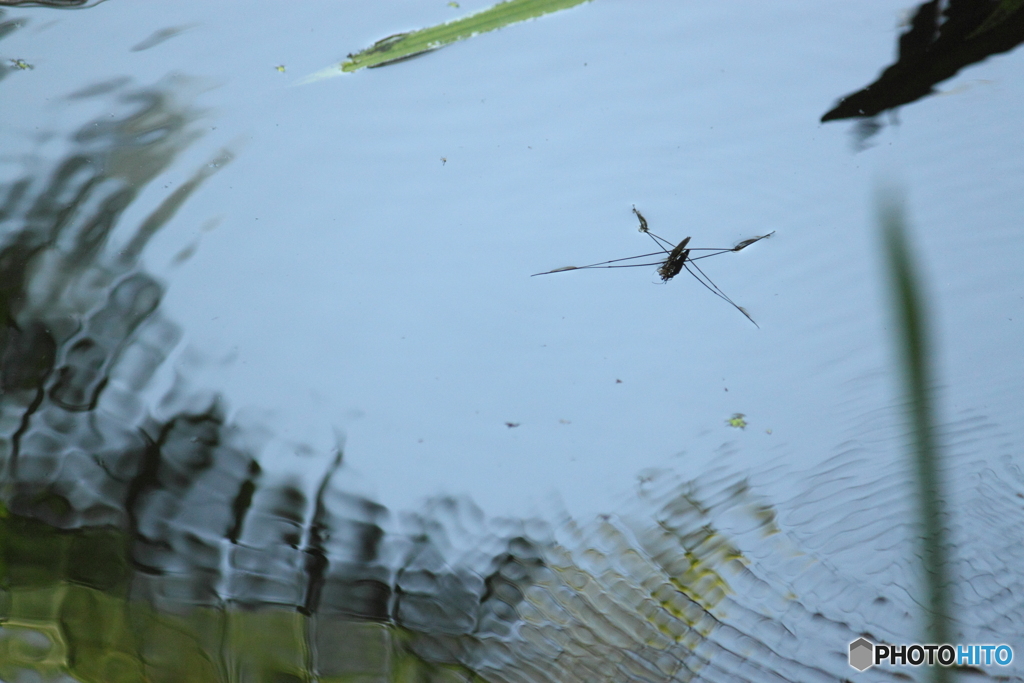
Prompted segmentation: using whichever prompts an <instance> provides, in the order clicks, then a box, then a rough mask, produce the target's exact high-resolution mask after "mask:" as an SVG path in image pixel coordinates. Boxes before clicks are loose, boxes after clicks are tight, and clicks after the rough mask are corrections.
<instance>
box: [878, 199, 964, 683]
mask: <svg viewBox="0 0 1024 683" xmlns="http://www.w3.org/2000/svg"><path fill="white" fill-rule="evenodd" d="M879 219H880V223H881V227H882V237H883V240H884V246H885V255H886V261H887V266H888V271H889V288H890V296H891V298H892V307H893V321H894V323H895V328H896V330H897V335H898V338H897V340H896V341H897V345H898V349H899V358H900V366H901V373H902V375H903V391H904V394H905V399H906V403H907V414H908V415H907V416H908V418H909V422H910V428H911V434H912V437H913V456H914V462H913V464H914V477H915V479H916V483H917V508H918V517H919V522H918V529H919V530H920V533H921V559H922V564H923V567H922V570H923V572H922V573H923V574H924V576H923V578H924V581H925V591H926V595H925V600H924V606H925V609H926V610H927V614H926V615H925V623H926V634H925V638H926V640H924V641H923V642H926V643H936V644H943V643H949V642H950V641H949V635H950V633H949V601H948V593H947V590H948V587H949V582H948V577H947V573H946V572H947V562H946V547H947V546H946V524H945V523H946V516H945V512H944V510H943V500H944V498H943V491H942V481H941V476H942V468H941V462H940V456H939V452H938V448H937V446H936V443H935V420H934V415H933V412H932V403H931V388H932V386H933V384H932V379H931V365H930V349H929V340H928V321H927V311H926V310H925V305H924V302H923V300H922V296H921V287H920V281H919V279H918V276H917V273H916V272H915V269H914V264H913V263H912V262H911V258H910V248H909V246H908V243H907V235H906V228H905V224H904V218H903V207H902V205H901V204H900V202H899V201H898V200H896V199H895V198H894V197H892V196H889V197H885V198H883V199H882V200H881V201H880V202H879ZM930 674H931V676H930V678H931V680H932V681H936V682H937V683H938V682H945V681H948V680H950V670H949V669H947V668H946V667H943V666H934V667H932V670H931V672H930Z"/></svg>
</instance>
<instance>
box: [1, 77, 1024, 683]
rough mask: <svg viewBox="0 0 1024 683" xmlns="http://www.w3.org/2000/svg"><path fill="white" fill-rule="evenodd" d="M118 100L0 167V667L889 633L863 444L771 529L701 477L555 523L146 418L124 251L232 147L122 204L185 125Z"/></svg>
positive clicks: (504, 663) (795, 642)
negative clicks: (132, 216) (273, 469)
mask: <svg viewBox="0 0 1024 683" xmlns="http://www.w3.org/2000/svg"><path fill="white" fill-rule="evenodd" d="M111 87H116V86H111ZM107 90H109V88H98V89H96V90H94V95H96V94H99V95H101V96H102V93H104V92H106V91H107ZM123 101H124V103H126V104H127V105H128V106H129V107H130V108H131V111H130V112H129V113H128V114H127V115H125V116H123V117H122V118H120V119H114V120H111V119H104V120H101V121H97V122H94V123H90V124H89V125H87V126H84V127H83V128H82V129H81V130H80V131H79V132H78V133H77V134H76V135H75V137H74V139H75V144H76V149H75V151H74V153H73V154H71V155H70V156H68V157H67V158H66V159H64V160H62V161H61V162H60V163H58V164H57V167H56V170H55V171H54V172H53V173H52V174H51V175H50V176H49V177H46V178H42V177H36V176H32V175H27V176H26V177H24V178H21V179H19V180H17V181H15V182H13V183H10V184H9V185H7V186H5V187H0V679H2V680H34V679H35V678H34V677H33V676H30V675H27V674H26V672H32V673H33V674H37V675H38V676H39V677H42V678H43V679H45V680H67V677H68V676H73V677H74V678H75V679H76V680H80V681H89V682H92V681H96V682H100V681H102V682H103V683H110V682H120V681H131V682H133V683H134V682H135V681H196V682H199V683H207V682H211V683H212V682H214V681H228V680H231V681H235V680H267V681H269V680H275V681H284V680H289V681H292V680H295V681H299V680H301V681H311V680H320V681H337V682H341V681H353V682H354V681H359V682H360V683H362V682H364V681H370V680H373V681H411V680H416V681H445V682H447V681H452V682H454V681H491V682H495V683H498V682H501V683H520V682H522V683H547V682H551V683H572V682H575V681H580V682H587V683H591V682H608V683H612V682H614V683H619V682H620V681H621V682H630V681H651V682H655V683H657V682H660V681H698V680H714V681H758V682H760V681H773V680H816V681H831V680H842V679H844V678H845V677H846V676H847V674H848V672H849V669H848V667H847V665H846V663H845V659H844V657H845V654H844V653H845V648H846V646H847V644H848V643H849V642H850V641H852V640H854V639H855V638H856V637H858V636H860V635H862V634H866V635H868V636H870V637H874V638H875V639H876V640H884V639H889V640H895V639H896V638H900V637H904V636H905V635H906V634H907V633H909V632H910V626H911V625H912V617H911V616H910V615H911V614H912V612H913V609H914V608H913V601H912V599H911V598H910V597H908V595H907V589H906V587H907V586H908V585H912V584H913V580H912V578H908V577H912V572H911V571H910V570H908V567H912V566H914V563H913V562H905V561H904V560H905V558H904V557H903V556H902V555H901V554H900V553H899V552H898V551H893V550H892V549H893V548H897V549H898V548H900V547H901V545H900V544H901V543H903V542H904V541H905V539H906V538H907V536H908V531H907V529H906V528H904V526H903V525H902V524H901V523H899V522H898V520H899V519H902V518H903V517H904V515H903V514H902V511H903V507H901V506H902V505H903V502H902V501H903V499H904V497H905V496H904V494H905V492H904V491H903V490H902V488H900V487H899V486H898V485H895V484H893V482H894V481H897V480H898V476H896V475H894V474H893V473H892V472H881V473H879V477H878V483H877V484H876V485H874V486H871V487H868V488H866V489H857V488H851V487H850V486H849V485H848V482H849V481H851V480H855V479H858V477H859V476H860V475H858V473H857V469H858V467H860V466H862V465H863V458H860V456H858V454H857V452H856V450H851V452H849V453H844V454H843V457H842V458H841V459H839V460H840V462H839V463H838V464H836V463H833V465H834V468H833V469H832V470H829V471H827V472H826V473H824V474H823V475H821V476H819V477H817V478H816V479H814V480H813V481H811V482H810V483H809V484H808V485H807V487H806V491H805V493H804V494H803V496H804V499H803V500H799V501H797V503H796V504H794V506H793V509H794V510H795V516H796V517H797V518H798V520H797V523H794V524H790V526H789V527H785V526H784V525H783V524H782V523H780V521H779V519H778V518H779V513H778V511H777V510H776V509H775V508H774V507H772V506H771V505H770V504H769V503H768V502H767V501H765V500H763V499H762V498H761V497H760V496H759V495H758V494H756V492H755V491H754V490H753V488H752V487H751V486H750V485H749V484H748V482H747V481H746V480H745V479H744V478H742V477H736V476H725V475H720V473H716V472H714V471H712V472H710V473H708V474H707V475H705V476H703V477H702V478H700V479H699V480H697V481H674V480H672V479H671V477H668V476H651V477H644V479H643V483H642V486H641V490H640V492H639V496H638V498H639V501H638V502H637V504H636V505H635V506H634V508H633V509H632V510H631V511H630V510H626V511H623V512H622V514H621V515H619V516H614V517H612V516H608V517H601V518H598V519H597V520H594V521H593V522H592V523H588V524H579V523H577V522H576V521H575V520H572V519H564V520H562V521H561V522H559V523H558V524H553V523H547V522H544V521H542V520H530V519H527V520H521V519H498V520H495V519H486V518H485V517H484V514H483V513H482V511H480V510H479V509H478V508H477V507H475V506H474V505H473V504H472V503H471V502H469V501H468V500H464V499H454V498H440V499H435V500H432V501H430V502H428V503H427V504H425V505H424V506H423V507H422V508H421V509H420V510H419V511H417V512H411V513H404V514H399V515H392V514H391V513H390V512H389V511H388V510H387V509H385V508H384V507H382V506H381V505H380V504H378V503H377V502H375V501H373V500H371V499H369V498H367V497H365V496H361V495H358V494H356V493H353V492H351V491H350V490H349V488H348V487H347V486H346V483H345V478H346V476H347V470H346V468H345V467H344V466H343V461H342V455H341V453H340V451H339V452H337V453H334V454H332V456H331V457H330V458H328V459H327V460H325V461H324V462H323V463H322V465H321V471H320V472H319V473H315V474H314V475H313V477H312V479H313V482H314V483H313V484H312V485H306V484H302V483H300V482H299V481H298V479H291V478H288V477H283V476H282V477H277V478H274V477H271V476H270V475H269V474H268V473H266V472H264V471H263V470H262V469H261V467H260V465H259V463H258V459H257V455H258V452H259V450H260V441H259V439H258V438H256V437H255V436H254V435H253V434H251V433H247V431H246V430H245V429H242V428H241V427H239V426H238V425H235V424H232V423H231V422H230V421H229V420H228V419H227V417H226V410H225V408H224V406H223V402H222V401H220V400H218V399H216V398H209V397H205V398H204V397H203V396H197V395H193V394H192V393H190V392H189V391H186V389H185V388H184V387H185V384H184V381H182V382H179V383H178V384H176V385H175V387H174V388H173V389H172V391H171V392H170V394H169V396H167V397H166V399H165V400H164V402H163V403H162V404H161V406H160V409H161V415H163V416H162V417H157V416H154V415H153V414H152V413H151V412H150V410H149V409H148V406H146V405H143V403H142V399H141V398H140V394H141V393H142V390H143V389H145V388H146V387H147V386H148V384H149V382H150V380H151V378H152V377H153V375H154V373H155V372H156V370H157V369H158V368H159V367H160V366H161V364H162V363H163V362H164V360H165V358H166V357H167V356H168V354H169V353H170V351H171V349H172V348H173V347H174V346H175V345H176V344H177V341H178V337H179V335H178V332H177V329H176V328H175V326H174V325H172V324H170V323H169V322H168V321H166V320H165V319H163V318H162V317H161V315H160V309H159V303H160V300H161V298H162V296H163V291H164V290H163V287H162V285H161V284H160V283H159V282H158V281H157V280H155V279H154V278H153V277H151V276H150V275H148V274H147V273H145V272H144V271H143V270H142V268H141V267H140V264H139V257H140V255H141V253H142V250H143V248H144V247H145V244H146V242H147V241H148V240H149V239H150V238H151V237H152V235H153V234H155V232H156V231H157V230H158V229H159V228H160V227H161V226H162V225H164V224H166V223H167V222H168V221H169V220H171V218H172V217H173V216H174V215H175V212H176V211H177V209H178V208H179V207H180V206H181V205H182V203H183V202H184V201H185V200H186V199H187V197H188V196H189V194H190V193H191V192H193V191H194V190H195V189H196V188H198V187H199V186H200V185H201V184H202V183H203V182H204V181H205V180H206V179H207V178H208V177H209V175H210V174H211V173H213V172H214V170H215V169H216V168H218V167H219V166H220V165H222V164H223V163H224V162H226V161H228V160H230V154H228V153H227V152H222V153H220V154H219V155H218V156H217V158H216V159H215V161H214V163H213V164H212V165H210V166H204V167H203V168H202V169H200V170H199V171H197V172H196V173H195V174H194V176H193V178H192V179H191V180H190V181H189V182H186V183H183V184H181V185H179V188H178V190H176V191H175V192H173V193H171V194H170V195H169V196H168V197H167V198H166V199H165V200H164V201H163V202H162V203H161V204H160V205H159V206H158V207H156V209H155V210H153V211H152V212H151V213H150V214H149V216H147V217H146V218H145V219H144V220H143V221H142V222H141V224H140V225H139V227H138V228H137V229H136V230H134V231H133V232H131V231H126V230H125V229H124V227H123V226H122V227H121V228H118V225H119V224H121V223H123V222H124V219H123V216H124V215H125V212H126V210H127V209H128V208H129V207H130V206H132V205H133V203H134V202H135V201H136V198H137V197H138V196H139V194H140V192H142V190H143V189H144V188H145V187H146V186H147V184H152V182H153V180H154V179H156V178H157V177H159V175H160V174H161V173H162V172H163V171H164V170H165V169H167V167H168V166H169V164H170V163H171V162H172V161H173V160H174V159H175V158H176V156H177V155H178V153H179V152H180V151H181V150H182V149H183V148H184V147H185V146H186V145H188V144H189V143H190V142H191V141H193V140H194V139H195V137H196V136H195V133H194V126H193V121H194V114H193V113H192V112H191V111H190V109H189V108H188V107H186V106H184V105H181V104H179V103H178V102H177V101H176V100H175V98H174V97H173V96H172V94H171V93H170V92H166V91H163V90H149V91H143V92H135V93H129V94H128V95H126V96H125V97H124V98H123ZM125 232H131V234H128V235H125V234H124V233H125ZM116 236H122V239H120V240H115V237H116ZM288 352H289V349H287V348H283V349H281V353H288ZM309 462H311V459H310V460H307V461H306V463H307V465H308V463H309ZM306 469H310V467H309V466H307V467H306ZM986 476H987V475H986ZM384 483H385V484H386V482H384ZM979 488H980V489H982V488H983V490H984V493H985V496H984V504H985V505H986V506H987V507H985V509H984V512H983V514H984V515H985V521H986V524H985V526H984V529H980V528H979V529H975V528H974V527H972V533H973V534H974V539H975V541H977V539H978V538H982V536H984V534H985V533H988V534H990V535H991V537H993V538H999V539H1003V542H1004V543H1007V544H1013V543H1016V540H1015V539H1018V538H1020V536H1021V534H1022V531H1021V524H1019V523H1018V521H1017V520H1018V518H1019V515H1010V514H1005V510H1008V509H1014V510H1015V509H1016V508H1014V507H1013V506H1015V505H1018V503H1017V499H1016V498H1015V497H1013V496H1011V495H1009V494H1007V492H1006V487H1005V485H1003V484H1002V482H1000V481H998V477H997V476H996V475H995V473H992V476H991V477H989V478H988V479H982V480H981V481H980V483H979ZM1007 500H1009V503H1007V502H1006V501H1007ZM878 510H884V511H885V514H879V513H878ZM894 520H897V521H894ZM795 528H796V529H797V530H798V531H799V535H798V534H797V533H796V532H795V531H794V529H795ZM987 530H990V531H987ZM985 538H986V539H988V538H989V537H988V536H985ZM1006 539H1009V540H1008V541H1007V540H1006ZM798 541H799V542H798ZM986 542H988V541H986ZM991 547H997V548H998V549H1002V548H1003V547H1004V546H991V545H990V546H984V547H983V549H987V550H988V552H975V553H973V554H972V556H971V561H972V563H974V565H973V566H974V567H980V569H973V570H972V571H973V573H972V574H970V576H971V577H972V578H976V579H978V580H977V581H975V582H973V583H972V584H971V589H972V590H973V591H976V592H978V593H984V595H983V596H982V599H980V600H974V601H973V602H971V603H970V604H971V605H972V607H973V609H972V614H974V613H976V614H977V615H978V620H979V622H980V623H983V624H999V625H1006V626H1005V628H1004V630H1005V631H1007V632H1024V629H1016V630H1013V629H1014V628H1015V627H1016V626H1017V625H1019V624H1020V622H1021V618H1020V616H1019V615H1020V614H1021V613H1024V610H1022V609H1021V608H1020V600H1021V598H1020V597H1019V596H1021V595H1024V586H1021V581H1020V580H1019V578H1018V577H1019V575H1020V572H1019V569H1017V567H1016V564H1015V560H1016V559H1017V555H1015V554H1014V553H1012V552H1010V553H1006V554H1005V557H1007V558H1008V559H1009V561H1008V562H1006V563H1002V560H1000V558H999V557H998V556H997V554H996V553H993V552H991ZM805 548H810V549H811V550H806V549H805ZM865 555H867V556H869V559H868V560H865V559H864V556H865ZM865 564H867V565H868V571H867V572H862V573H858V571H857V569H860V568H863V565H865ZM865 575H866V576H865ZM866 578H867V579H872V580H866ZM1003 592H1005V593H1006V594H1007V595H1008V596H1009V597H1001V596H1002V595H1003ZM1001 628H1002V626H1001ZM975 632H976V631H972V633H975ZM983 633H987V632H984V631H983ZM1002 638H1003V636H1002V634H997V635H992V634H989V636H987V637H983V638H982V637H979V638H973V640H975V641H978V642H992V641H999V640H1001V639H1002ZM874 673H875V679H876V680H878V679H881V680H893V679H894V678H895V675H894V674H892V673H891V672H884V671H882V672H874Z"/></svg>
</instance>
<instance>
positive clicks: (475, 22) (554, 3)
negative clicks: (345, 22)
mask: <svg viewBox="0 0 1024 683" xmlns="http://www.w3.org/2000/svg"><path fill="white" fill-rule="evenodd" d="M584 2H590V0H507V1H506V2H501V3H498V4H497V5H495V6H494V7H491V8H490V9H486V10H484V11H482V12H477V13H476V14H470V15H469V16H466V17H462V18H461V19H456V20H455V21H450V22H447V23H445V24H438V25H437V26H431V27H429V28H424V29H420V30H419V31H410V32H408V33H398V34H395V35H393V36H388V37H387V38H383V39H381V40H378V41H377V42H376V43H374V44H373V45H371V46H370V47H368V48H366V49H365V50H361V51H359V52H356V53H353V54H350V55H349V56H348V57H349V58H348V59H347V60H345V61H344V62H342V63H341V64H338V65H336V66H332V67H329V68H327V69H324V70H322V71H318V72H317V73H315V74H312V75H311V76H307V77H306V78H304V79H303V80H302V81H300V85H301V84H304V83H310V82H312V81H318V80H321V79H323V78H329V77H331V76H339V75H341V74H342V73H348V72H351V71H358V70H359V69H363V68H373V67H378V66H384V65H386V64H393V63H395V62H399V61H402V60H404V59H409V58H411V57H415V56H417V55H421V54H423V53H425V52H430V51H431V50H436V49H438V48H441V47H444V46H445V45H451V44H452V43H454V42H456V41H459V40H464V39H466V38H471V37H473V36H475V35H477V34H480V33H487V32H488V31H494V30H496V29H499V28H503V27H505V26H508V25H509V24H515V23H518V22H520V21H526V20H527V19H534V18H536V17H539V16H541V15H544V14H550V13H551V12H558V11H560V10H564V9H569V8H570V7H575V6H576V5H581V4H583V3H584Z"/></svg>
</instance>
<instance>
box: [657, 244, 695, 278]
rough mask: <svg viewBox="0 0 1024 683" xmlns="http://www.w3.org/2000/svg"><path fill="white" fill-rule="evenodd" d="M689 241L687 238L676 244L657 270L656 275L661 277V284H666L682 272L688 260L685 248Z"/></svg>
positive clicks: (688, 254) (688, 251)
mask: <svg viewBox="0 0 1024 683" xmlns="http://www.w3.org/2000/svg"><path fill="white" fill-rule="evenodd" d="M689 241H690V238H689V237H687V238H686V239H684V240H683V241H682V242H680V243H679V244H677V245H676V246H675V248H673V249H672V251H671V252H670V253H669V255H668V258H667V259H665V262H664V263H662V264H661V266H660V267H659V268H658V275H660V276H661V280H662V282H668V281H669V280H671V279H672V278H674V277H675V276H676V275H679V273H680V272H681V271H682V270H683V265H684V264H685V263H686V259H688V258H690V250H689V249H687V248H686V245H687V243H688V242H689Z"/></svg>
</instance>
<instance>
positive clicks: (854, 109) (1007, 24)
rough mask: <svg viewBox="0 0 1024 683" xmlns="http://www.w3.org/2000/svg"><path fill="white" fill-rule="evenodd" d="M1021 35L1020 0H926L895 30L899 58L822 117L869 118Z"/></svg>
mask: <svg viewBox="0 0 1024 683" xmlns="http://www.w3.org/2000/svg"><path fill="white" fill-rule="evenodd" d="M1021 41H1024V3H1022V2H1020V1H1019V0H948V1H947V2H941V1H940V0H931V2H926V3H924V4H922V5H920V6H919V7H918V9H917V12H916V13H915V14H914V17H913V19H912V20H911V24H910V28H909V29H908V30H907V31H906V32H905V33H904V34H903V35H902V36H900V41H899V58H898V59H897V61H896V63H895V64H893V65H892V66H890V67H889V68H887V69H886V70H885V71H884V72H882V75H881V76H880V77H879V78H878V80H876V81H875V82H874V83H872V84H871V85H869V86H867V87H865V88H864V89H862V90H858V91H857V92H855V93H852V94H850V95H847V96H846V97H844V98H842V99H841V100H839V102H838V104H836V106H835V107H834V108H833V109H831V110H830V111H828V112H826V113H825V115H824V116H822V117H821V120H822V122H825V121H835V120H837V119H849V118H870V117H872V116H876V115H878V114H879V113H881V112H883V111H886V110H888V109H894V108H895V107H898V106H900V105H903V104H909V103H910V102H914V101H915V100H918V99H920V98H922V97H926V96H927V95H930V94H931V93H933V92H935V89H934V86H935V85H936V84H937V83H940V82H941V81H944V80H946V79H947V78H950V77H952V76H953V75H955V74H956V73H957V72H958V71H960V69H962V68H964V67H965V66H968V65H970V64H974V63H975V62H980V61H981V60H983V59H985V58H986V57H988V56H990V55H994V54H998V53H1000V52H1007V51H1009V50H1012V49H1013V48H1015V47H1016V46H1017V45H1019V44H1020V43H1021Z"/></svg>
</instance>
